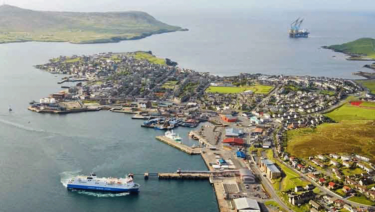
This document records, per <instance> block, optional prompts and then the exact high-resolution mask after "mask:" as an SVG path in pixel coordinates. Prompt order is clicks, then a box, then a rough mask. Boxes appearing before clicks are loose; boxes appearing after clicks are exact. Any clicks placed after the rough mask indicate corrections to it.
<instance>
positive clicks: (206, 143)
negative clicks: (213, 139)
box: [189, 131, 213, 147]
mask: <svg viewBox="0 0 375 212" xmlns="http://www.w3.org/2000/svg"><path fill="white" fill-rule="evenodd" d="M189 136H191V137H193V138H196V139H198V140H199V143H202V144H205V145H206V146H207V147H211V146H213V145H212V144H210V142H208V141H207V140H206V139H205V138H203V136H201V135H199V133H198V132H196V131H190V133H189Z"/></svg>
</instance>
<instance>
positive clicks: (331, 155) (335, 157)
mask: <svg viewBox="0 0 375 212" xmlns="http://www.w3.org/2000/svg"><path fill="white" fill-rule="evenodd" d="M329 156H330V157H331V158H334V159H336V160H337V159H340V155H336V154H329Z"/></svg>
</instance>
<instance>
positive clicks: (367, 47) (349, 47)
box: [324, 38, 375, 60]
mask: <svg viewBox="0 0 375 212" xmlns="http://www.w3.org/2000/svg"><path fill="white" fill-rule="evenodd" d="M324 48H327V49H331V50H334V51H336V52H342V53H345V54H347V55H350V58H348V60H375V39H373V38H361V39H358V40H355V41H352V42H348V43H344V44H341V45H331V46H324Z"/></svg>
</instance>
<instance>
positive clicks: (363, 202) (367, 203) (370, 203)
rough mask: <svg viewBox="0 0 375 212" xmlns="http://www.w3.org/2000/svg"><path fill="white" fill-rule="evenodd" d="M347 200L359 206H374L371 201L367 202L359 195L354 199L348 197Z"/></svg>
mask: <svg viewBox="0 0 375 212" xmlns="http://www.w3.org/2000/svg"><path fill="white" fill-rule="evenodd" d="M348 200H350V201H353V202H358V203H361V204H365V205H375V204H374V202H373V201H371V200H368V199H367V198H366V197H365V196H363V195H361V196H358V197H357V196H355V197H350V198H348Z"/></svg>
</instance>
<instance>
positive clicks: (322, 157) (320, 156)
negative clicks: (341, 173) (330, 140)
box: [317, 155, 327, 161]
mask: <svg viewBox="0 0 375 212" xmlns="http://www.w3.org/2000/svg"><path fill="white" fill-rule="evenodd" d="M317 158H319V159H320V160H322V161H326V160H327V158H326V156H324V155H318V156H317Z"/></svg>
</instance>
